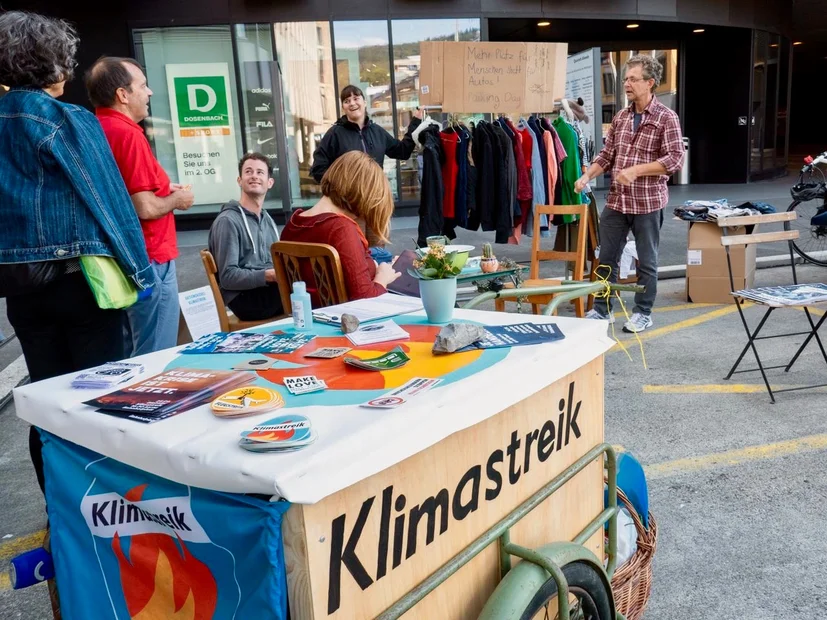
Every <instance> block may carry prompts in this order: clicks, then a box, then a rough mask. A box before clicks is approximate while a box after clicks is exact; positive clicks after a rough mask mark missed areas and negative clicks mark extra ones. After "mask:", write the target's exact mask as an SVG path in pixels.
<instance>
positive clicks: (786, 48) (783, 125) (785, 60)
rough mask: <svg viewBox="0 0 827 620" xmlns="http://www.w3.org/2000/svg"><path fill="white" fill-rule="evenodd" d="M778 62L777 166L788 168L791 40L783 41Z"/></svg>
mask: <svg viewBox="0 0 827 620" xmlns="http://www.w3.org/2000/svg"><path fill="white" fill-rule="evenodd" d="M779 49H780V50H781V54H780V58H779V61H778V76H779V77H778V116H777V119H776V129H775V136H776V138H775V165H776V167H778V168H786V167H787V153H788V151H787V139H788V136H787V110H788V109H789V104H790V99H789V97H790V90H789V89H790V40H789V39H781V44H780V48H779Z"/></svg>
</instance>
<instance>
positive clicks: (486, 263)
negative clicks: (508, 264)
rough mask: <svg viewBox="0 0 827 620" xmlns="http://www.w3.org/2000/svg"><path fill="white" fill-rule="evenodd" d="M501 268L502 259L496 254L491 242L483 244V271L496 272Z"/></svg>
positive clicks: (481, 264)
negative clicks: (498, 258)
mask: <svg viewBox="0 0 827 620" xmlns="http://www.w3.org/2000/svg"><path fill="white" fill-rule="evenodd" d="M499 268H500V261H498V260H497V257H496V256H494V250H493V249H492V248H491V244H490V243H486V244H485V245H483V246H482V260H480V269H482V272H483V273H494V272H495V271H497V269H499Z"/></svg>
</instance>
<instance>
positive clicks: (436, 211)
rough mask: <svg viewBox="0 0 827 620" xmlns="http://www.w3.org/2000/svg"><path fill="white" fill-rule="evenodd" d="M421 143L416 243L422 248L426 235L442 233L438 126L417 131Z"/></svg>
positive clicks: (441, 191) (443, 158)
mask: <svg viewBox="0 0 827 620" xmlns="http://www.w3.org/2000/svg"><path fill="white" fill-rule="evenodd" d="M419 142H420V144H422V147H423V150H422V189H421V191H420V194H419V231H418V232H419V236H418V238H417V243H418V244H419V247H421V248H424V247H425V246H426V245H427V242H426V241H425V239H426V237H432V236H434V235H441V234H443V225H444V217H443V215H442V193H443V191H444V186H443V183H442V164H443V162H444V160H445V152H444V151H443V150H442V140H441V139H440V137H439V126H437V125H432V126H430V127H426V128H425V129H423V130H422V131H421V132H420V133H419Z"/></svg>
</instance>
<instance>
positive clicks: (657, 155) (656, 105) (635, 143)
mask: <svg viewBox="0 0 827 620" xmlns="http://www.w3.org/2000/svg"><path fill="white" fill-rule="evenodd" d="M683 160H684V150H683V137H682V135H681V126H680V121H679V120H678V115H677V114H675V113H674V112H673V111H672V110H670V109H669V108H667V107H666V106H665V105H663V104H662V103H660V102H659V101H658V100H657V98H652V101H651V103H650V104H649V105H648V106H647V107H646V109H645V110H644V111H643V118H642V119H641V122H640V126H639V127H638V130H637V131H635V130H634V113H633V111H632V106H629V107H628V108H626V109H625V110H621V111H620V112H619V113H618V114H617V116H615V118H614V120H613V121H612V126H611V129H610V130H609V134H608V136H607V137H606V144H605V146H604V147H603V150H601V151H600V153H599V154H598V156H597V157H596V158H595V160H594V163H596V164H598V165H599V166H600V167H601V168H603V170H606V171H608V170H612V185H611V188H610V190H609V195H608V196H607V198H606V206H607V207H609V208H610V209H614V210H615V211H620V212H621V213H626V214H629V215H643V214H646V213H652V212H653V211H658V210H659V209H662V208H664V207H665V206H666V204H667V202H668V201H669V191H668V189H667V186H666V182H667V181H668V180H669V176H671V175H672V174H674V173H675V172H677V171H678V170H680V168H681V166H682V165H683ZM656 161H657V162H659V163H660V164H662V165H663V167H664V168H665V169H666V172H667V173H668V174H661V175H656V176H645V177H638V178H637V179H635V181H634V182H633V183H632V184H631V185H628V186H626V185H621V184H620V183H618V182H617V181H615V180H614V177H615V175H616V173H617V172H618V171H620V170H625V169H626V168H630V167H631V166H637V165H641V164H651V163H653V162H656Z"/></svg>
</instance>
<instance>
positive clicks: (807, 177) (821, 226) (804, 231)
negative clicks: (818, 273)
mask: <svg viewBox="0 0 827 620" xmlns="http://www.w3.org/2000/svg"><path fill="white" fill-rule="evenodd" d="M824 163H827V151H825V152H824V153H822V154H821V155H819V156H818V157H816V158H815V159H813V158H812V157H811V156H809V155H808V156H807V157H806V158H805V159H804V166H803V167H802V168H801V173H800V174H799V176H798V183H796V184H795V185H793V186H792V188H791V189H790V194H792V197H793V202H792V204H791V205H790V206H789V207H788V208H787V211H795V212H796V214H797V215H798V219H796V220H793V221H792V222H784V229H785V230H792V229H793V228H797V229H798V231H799V238H798V239H797V240H795V241H793V248H795V251H796V253H797V254H798V255H799V256H801V258H803V259H804V260H805V261H808V262H811V263H814V264H816V265H821V266H822V267H827V178H825V176H824V171H823V170H822V169H821V168H819V167H818V165H819V164H824Z"/></svg>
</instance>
